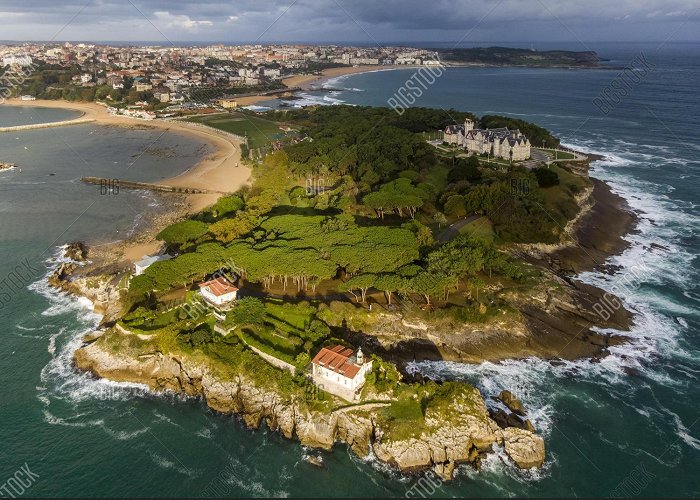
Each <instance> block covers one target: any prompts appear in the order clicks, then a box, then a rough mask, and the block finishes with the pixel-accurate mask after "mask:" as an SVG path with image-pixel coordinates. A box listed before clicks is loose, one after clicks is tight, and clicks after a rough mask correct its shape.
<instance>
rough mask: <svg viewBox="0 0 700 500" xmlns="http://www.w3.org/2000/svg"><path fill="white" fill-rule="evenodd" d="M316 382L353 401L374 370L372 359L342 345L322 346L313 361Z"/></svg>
mask: <svg viewBox="0 0 700 500" xmlns="http://www.w3.org/2000/svg"><path fill="white" fill-rule="evenodd" d="M311 366H312V375H313V380H314V383H315V384H316V385H317V386H319V387H321V388H322V389H323V390H325V391H327V392H330V393H331V394H335V395H336V396H340V397H341V398H344V399H347V400H349V401H352V400H353V399H355V398H356V395H357V393H358V392H359V390H360V389H361V388H362V386H363V385H364V383H365V376H366V375H367V374H368V373H369V372H370V371H371V370H372V361H371V360H368V359H365V356H364V354H363V353H362V349H359V350H358V351H357V353H355V352H353V350H352V349H348V348H346V347H343V346H341V345H336V346H330V347H324V348H322V349H321V350H320V351H319V352H318V354H316V356H315V357H314V359H313V361H311Z"/></svg>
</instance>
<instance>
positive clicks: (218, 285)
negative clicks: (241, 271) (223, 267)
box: [199, 276, 238, 297]
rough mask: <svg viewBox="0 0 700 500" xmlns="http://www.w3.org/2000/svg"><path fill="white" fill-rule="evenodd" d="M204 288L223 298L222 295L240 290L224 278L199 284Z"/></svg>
mask: <svg viewBox="0 0 700 500" xmlns="http://www.w3.org/2000/svg"><path fill="white" fill-rule="evenodd" d="M204 287H209V289H210V290H211V293H213V294H214V295H216V296H217V297H221V296H222V295H226V294H227V293H231V292H235V291H237V290H238V288H236V287H235V286H233V284H232V283H231V282H230V281H229V280H227V279H226V278H224V277H223V276H220V277H218V278H215V279H213V280H209V281H205V282H203V283H200V284H199V288H204Z"/></svg>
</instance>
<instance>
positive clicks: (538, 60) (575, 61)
mask: <svg viewBox="0 0 700 500" xmlns="http://www.w3.org/2000/svg"><path fill="white" fill-rule="evenodd" d="M436 50H437V52H438V53H439V54H440V58H441V59H442V61H444V62H445V63H449V64H455V65H461V64H465V65H466V64H484V65H489V66H546V67H551V66H579V67H587V68H591V67H597V66H599V63H600V61H601V60H602V59H600V58H599V57H598V54H597V53H596V52H594V51H584V52H574V51H569V50H545V51H534V50H530V49H514V48H508V47H475V48H471V49H436Z"/></svg>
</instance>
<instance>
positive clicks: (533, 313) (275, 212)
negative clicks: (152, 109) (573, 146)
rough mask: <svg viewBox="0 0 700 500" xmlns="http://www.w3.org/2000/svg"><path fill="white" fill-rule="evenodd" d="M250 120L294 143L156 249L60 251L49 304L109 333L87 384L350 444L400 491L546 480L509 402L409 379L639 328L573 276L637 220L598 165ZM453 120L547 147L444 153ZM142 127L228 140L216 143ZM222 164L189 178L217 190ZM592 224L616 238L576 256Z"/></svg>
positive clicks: (91, 358) (414, 129) (367, 111)
mask: <svg viewBox="0 0 700 500" xmlns="http://www.w3.org/2000/svg"><path fill="white" fill-rule="evenodd" d="M95 116H97V117H99V116H103V117H104V115H100V114H99V113H97V114H96V115H95ZM250 118H251V119H252V118H253V117H252V116H251V117H250ZM110 119H113V120H120V121H121V122H120V124H124V123H125V122H123V121H122V120H126V119H125V118H122V117H119V118H117V117H112V118H110ZM256 119H258V120H267V121H268V122H269V123H273V124H277V125H278V126H279V127H280V128H283V129H285V130H293V131H294V133H292V134H290V135H289V136H287V137H286V138H285V139H284V140H282V141H280V142H279V144H278V145H277V146H276V147H275V148H273V149H269V150H268V151H267V153H266V154H264V155H260V156H252V155H249V159H248V160H247V164H248V166H249V168H250V170H246V171H243V172H246V173H245V174H243V175H246V176H247V173H248V172H249V173H251V174H252V177H251V180H250V182H249V183H248V184H247V185H244V186H241V185H240V184H239V185H238V186H235V187H231V188H229V194H227V195H225V196H223V197H220V198H219V197H218V196H217V195H212V196H213V197H214V199H213V200H212V201H210V200H209V199H206V201H204V202H203V201H201V200H200V202H199V203H197V204H196V206H195V204H190V208H189V210H188V211H187V212H181V213H179V215H178V219H177V220H176V221H170V222H173V223H172V224H170V225H167V226H165V227H164V225H163V224H161V225H160V226H158V227H154V229H153V231H152V232H151V233H149V234H155V235H156V237H155V238H154V239H151V236H148V237H142V238H141V239H140V240H139V241H137V242H134V243H132V242H126V243H120V244H118V245H115V246H113V247H111V248H104V247H102V248H99V249H91V248H88V247H86V246H84V245H82V244H75V245H71V246H69V247H68V248H67V255H68V256H69V257H71V258H72V259H73V262H71V263H68V264H63V265H61V266H60V267H59V268H58V269H57V270H56V272H55V273H54V275H53V276H52V277H51V278H50V282H51V284H52V285H53V286H56V287H58V288H60V289H62V290H65V291H67V292H70V293H76V294H80V295H83V296H86V297H88V298H90V299H91V300H92V301H93V303H94V304H95V310H96V311H98V312H100V313H102V314H103V315H104V319H103V322H102V325H101V327H100V329H99V330H98V331H96V332H94V333H91V334H90V335H88V336H87V337H86V338H85V343H84V345H83V347H81V348H80V349H78V350H77V351H76V353H75V364H76V366H77V367H78V368H79V369H81V370H85V371H89V372H92V373H93V374H94V375H96V376H99V377H105V378H109V379H112V380H116V381H129V382H136V383H143V384H145V385H147V386H149V387H150V388H151V389H153V390H155V391H166V390H167V391H175V392H182V393H185V394H188V395H192V396H202V397H204V398H205V400H206V401H207V404H208V405H209V406H210V407H211V408H212V409H214V410H216V411H220V412H224V413H235V414H238V415H241V416H242V417H243V419H244V421H245V422H246V424H247V425H249V426H251V427H258V426H259V425H262V424H263V423H264V424H266V425H267V426H268V427H269V428H270V429H273V430H279V431H280V432H282V433H283V434H284V435H285V436H287V437H290V438H291V437H295V438H297V439H299V440H300V441H301V442H302V443H304V444H307V445H309V446H314V447H320V448H325V449H330V448H331V447H332V446H333V444H334V443H335V442H338V441H339V442H344V443H347V444H348V445H349V446H350V447H351V448H352V450H353V451H354V452H355V453H357V454H358V455H360V456H366V455H367V454H368V453H370V451H371V452H373V453H374V455H375V456H376V457H377V458H378V459H379V460H381V461H384V462H386V463H388V464H391V465H393V466H396V467H398V468H400V469H401V470H403V471H416V470H422V469H427V468H432V469H433V470H435V471H436V472H437V473H438V474H440V475H441V476H442V477H444V478H451V477H452V475H453V471H454V468H455V466H456V465H458V464H459V463H462V462H469V463H471V464H473V465H474V466H476V467H478V464H479V461H480V459H481V457H482V456H483V455H484V454H485V453H489V451H490V450H491V449H492V446H493V445H494V444H500V445H502V446H503V447H504V449H505V451H506V453H507V454H508V456H509V457H510V458H511V459H512V460H513V462H514V464H516V465H517V466H519V467H523V468H529V467H538V466H540V465H541V464H542V463H543V461H544V460H545V457H546V455H545V445H544V441H543V440H542V438H541V437H540V436H538V435H537V434H536V429H535V428H534V426H533V425H532V423H531V422H530V421H529V420H528V418H527V410H526V409H525V408H523V407H522V405H521V404H520V403H519V401H518V400H517V395H513V394H510V393H507V391H506V392H505V393H501V394H487V395H482V394H480V392H479V391H478V390H477V389H476V388H474V387H472V386H470V385H469V384H466V383H463V382H455V381H432V380H427V379H423V378H422V377H416V376H409V375H408V374H407V373H405V371H404V367H405V363H406V362H408V361H413V360H428V359H430V360H454V361H461V362H479V361H483V360H493V361H498V360H501V359H508V358H514V357H515V358H518V357H525V356H540V357H543V358H548V359H553V360H556V359H560V358H563V359H574V358H579V357H600V356H604V355H605V354H606V348H607V347H608V346H610V345H614V344H617V343H619V342H621V341H622V340H621V339H619V338H617V337H614V336H610V335H604V334H600V333H597V332H596V331H595V329H594V327H596V326H598V327H603V328H616V329H622V330H624V329H627V328H628V327H629V321H630V316H629V314H628V313H627V312H626V311H625V310H624V309H619V310H616V311H613V314H610V315H608V316H607V317H606V318H602V317H600V316H599V315H597V314H596V313H595V308H594V307H593V306H594V305H595V304H596V303H598V302H599V301H601V300H603V299H604V294H603V292H602V291H601V290H599V289H596V288H594V287H591V286H587V285H584V284H582V283H580V282H578V281H576V280H575V279H573V278H572V277H573V274H574V273H575V272H577V271H579V270H581V269H587V268H592V267H595V266H597V265H599V264H601V263H602V259H603V258H604V256H605V254H606V253H612V252H616V251H619V250H620V248H622V246H623V245H624V242H622V241H621V239H620V238H619V236H620V235H621V234H623V233H624V232H625V231H627V230H628V229H629V227H630V226H631V224H633V222H634V219H633V217H632V216H631V215H630V214H628V213H626V212H625V211H624V210H622V209H621V202H620V200H619V199H616V198H615V197H614V196H613V195H612V194H611V193H610V192H609V190H607V189H606V187H605V185H603V184H602V183H597V182H594V181H593V180H591V179H589V178H588V175H587V167H588V163H589V161H590V158H587V157H585V156H584V155H582V154H580V153H576V152H569V151H565V150H563V149H561V148H559V143H558V140H557V139H556V138H555V137H553V136H552V135H551V134H549V132H547V131H546V130H544V129H542V128H540V127H537V126H536V125H533V124H530V123H527V122H523V121H520V120H514V119H511V118H505V117H498V116H484V117H476V116H474V115H472V114H470V113H466V112H458V111H455V110H450V111H449V113H448V112H445V111H443V110H433V109H425V108H411V109H409V110H407V111H406V113H404V114H403V115H401V116H399V115H398V114H396V113H394V112H393V111H392V110H390V109H385V108H363V107H350V106H335V107H332V108H331V107H319V108H305V109H299V110H289V111H277V112H268V113H266V114H265V115H264V118H260V117H258V118H256ZM454 120H460V121H461V123H466V124H470V123H471V124H472V125H469V127H473V126H475V125H478V126H482V127H490V128H491V129H495V130H501V129H499V128H498V127H502V129H506V130H509V133H510V134H515V136H516V137H520V136H524V137H528V138H529V139H528V144H530V142H531V143H532V144H543V143H544V145H545V146H546V147H547V148H549V149H541V150H536V149H535V148H534V147H532V152H533V154H528V155H527V156H528V158H527V159H525V160H522V161H512V160H511V161H508V160H504V159H502V158H497V157H492V156H491V152H492V151H493V150H491V152H489V153H479V154H477V153H476V152H475V151H471V150H469V149H468V147H467V146H465V145H464V144H461V143H460V144H454V143H450V142H448V141H447V138H448V135H449V134H448V132H449V133H450V134H451V133H453V132H455V130H456V133H457V134H460V133H463V132H464V131H463V130H460V129H459V127H457V129H455V126H456V125H455V123H454ZM147 123H148V125H150V124H158V125H157V126H162V127H165V128H170V127H182V130H183V131H188V132H194V133H202V134H212V135H211V136H210V137H211V138H222V137H227V140H229V141H230V140H231V139H230V137H229V136H225V135H221V133H220V132H217V131H216V130H214V129H210V128H209V127H208V126H206V125H205V126H202V125H199V126H196V127H195V126H194V125H193V124H189V123H187V122H181V121H175V122H173V121H160V120H153V121H149V122H147ZM377 123H379V124H381V125H380V126H375V125H376V124H377ZM458 123H459V122H458ZM174 124H177V125H174ZM219 125H221V124H219ZM264 125H265V124H264V123H263V122H262V121H261V122H255V124H254V126H255V127H258V126H264ZM212 126H216V125H215V124H214V123H212ZM222 127H223V126H222ZM173 130H179V129H178V128H173ZM477 130H482V129H474V131H477ZM436 134H438V135H440V137H441V139H438V140H435V139H434V137H435V135H436ZM518 134H519V135H518ZM489 137H491V136H489ZM229 144H232V143H231V142H229ZM234 147H235V146H234ZM528 147H530V146H528ZM528 151H530V150H528ZM221 154H222V153H221V151H219V153H217V156H216V158H218V161H216V162H210V165H211V168H204V169H203V168H195V169H193V172H194V171H198V172H200V173H201V172H202V171H204V172H211V171H215V170H216V168H215V166H216V165H219V166H221V165H223V164H224V162H225V161H226V158H228V157H227V156H226V155H224V158H222V157H221ZM537 158H539V160H538V159H537ZM222 160H223V161H222ZM241 161H243V160H242V159H241ZM236 168H239V169H240V168H243V167H232V166H231V164H230V163H229V164H228V167H227V168H225V169H219V171H220V172H221V175H222V176H226V175H229V174H231V173H232V172H236V171H237V170H236ZM241 171H242V170H241ZM185 175H188V174H185ZM242 179H243V178H242V177H241V178H239V179H238V181H237V182H239V183H240V181H241V180H242ZM191 181H192V179H189V180H188V182H191ZM168 182H172V181H163V182H162V183H161V184H166V185H167V184H168ZM188 196H189V197H203V196H205V195H203V194H189V195H188ZM216 198H218V200H217V199H216ZM207 203H208V204H207ZM600 210H602V211H607V212H606V215H607V216H610V215H611V214H613V216H614V218H615V219H616V220H618V221H620V226H619V227H618V228H617V229H619V233H618V234H610V235H606V238H607V239H606V240H604V241H603V240H600V239H595V238H593V237H591V238H590V240H587V241H584V240H583V239H582V236H585V235H586V234H587V228H588V227H590V225H591V224H594V223H595V220H591V218H592V217H594V216H595V217H597V216H600V212H599V211H600ZM185 213H189V214H190V215H188V216H187V217H186V218H183V215H184V214H185ZM160 222H161V223H162V221H160ZM576 249H582V252H576ZM588 250H590V251H588ZM599 258H600V259H601V260H600V261H599Z"/></svg>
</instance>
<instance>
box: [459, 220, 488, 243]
mask: <svg viewBox="0 0 700 500" xmlns="http://www.w3.org/2000/svg"><path fill="white" fill-rule="evenodd" d="M459 232H460V233H462V234H468V235H470V236H472V237H474V238H481V239H484V240H486V241H491V242H493V238H494V232H493V223H492V222H491V220H490V219H489V218H488V217H482V218H481V219H477V220H475V221H472V222H470V223H469V224H467V225H466V226H464V227H462V228H461V229H460V230H459Z"/></svg>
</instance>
